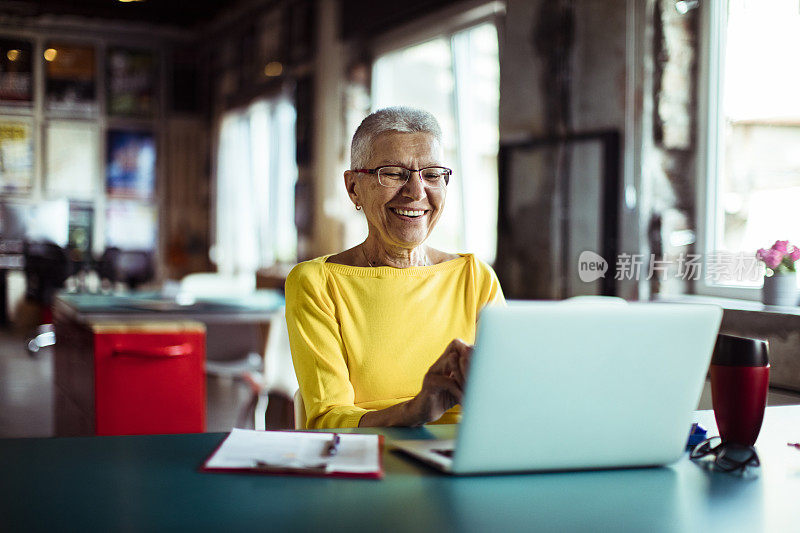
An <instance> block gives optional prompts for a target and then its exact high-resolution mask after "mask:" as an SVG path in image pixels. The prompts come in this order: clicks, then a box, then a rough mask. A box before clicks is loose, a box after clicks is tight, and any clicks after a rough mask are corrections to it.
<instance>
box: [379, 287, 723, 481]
mask: <svg viewBox="0 0 800 533" xmlns="http://www.w3.org/2000/svg"><path fill="white" fill-rule="evenodd" d="M721 318H722V310H721V309H720V308H719V307H716V306H711V305H695V304H686V305H681V304H661V303H632V304H626V303H621V304H617V303H611V304H609V303H598V302H591V301H590V302H584V301H580V300H578V301H575V302H571V301H569V300H567V301H565V302H510V303H509V305H508V307H491V308H486V309H485V310H484V311H483V312H482V313H481V315H480V319H479V321H478V333H477V341H476V344H475V351H474V352H473V355H472V361H471V368H470V375H469V380H468V383H467V386H466V389H465V391H464V398H463V401H462V405H463V416H462V420H461V424H460V425H459V428H458V435H457V437H456V439H455V441H453V440H450V441H439V440H419V441H397V442H395V443H394V444H395V445H396V446H397V447H398V448H399V449H401V450H402V451H404V452H406V453H408V454H410V455H412V456H414V457H415V458H417V459H420V460H422V461H424V462H426V463H428V464H430V465H432V466H434V467H436V468H439V469H441V470H443V471H445V472H448V473H451V474H483V473H500V472H526V471H549V470H580V469H600V468H624V467H640V466H657V465H664V464H668V463H671V462H674V461H676V460H677V459H679V458H680V457H681V455H682V454H683V452H684V450H685V448H686V442H687V438H688V435H689V432H690V429H691V423H692V413H693V411H694V409H695V408H696V406H697V402H698V400H699V398H700V393H701V392H702V388H703V383H704V381H705V376H706V372H707V370H708V366H709V362H710V359H711V353H712V351H713V349H714V342H715V340H716V337H717V332H718V329H719V325H720V320H721Z"/></svg>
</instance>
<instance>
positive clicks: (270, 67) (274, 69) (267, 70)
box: [264, 61, 283, 78]
mask: <svg viewBox="0 0 800 533" xmlns="http://www.w3.org/2000/svg"><path fill="white" fill-rule="evenodd" d="M282 72H283V65H281V64H280V63H279V62H278V61H270V62H269V63H267V66H266V67H264V75H265V76H269V77H271V78H272V77H275V76H280V75H281V73H282Z"/></svg>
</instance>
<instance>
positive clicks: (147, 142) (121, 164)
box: [106, 130, 156, 200]
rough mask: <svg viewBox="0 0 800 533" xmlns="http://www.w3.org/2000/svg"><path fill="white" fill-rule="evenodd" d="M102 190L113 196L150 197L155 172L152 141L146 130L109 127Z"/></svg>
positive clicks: (151, 135) (154, 148)
mask: <svg viewBox="0 0 800 533" xmlns="http://www.w3.org/2000/svg"><path fill="white" fill-rule="evenodd" d="M106 144H107V148H108V151H107V158H106V192H107V193H108V195H109V196H113V197H117V198H138V199H145V200H146V199H150V198H152V197H153V192H154V188H155V176H156V143H155V139H154V137H153V134H152V133H150V132H135V131H122V130H110V131H109V132H108V139H107V143H106Z"/></svg>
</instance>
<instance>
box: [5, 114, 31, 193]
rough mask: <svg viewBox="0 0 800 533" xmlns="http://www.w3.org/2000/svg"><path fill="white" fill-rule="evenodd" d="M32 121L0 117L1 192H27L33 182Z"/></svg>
mask: <svg viewBox="0 0 800 533" xmlns="http://www.w3.org/2000/svg"><path fill="white" fill-rule="evenodd" d="M32 133H33V131H32V127H31V124H30V122H28V121H25V120H20V119H11V118H0V193H3V194H27V193H28V192H30V190H31V184H32V182H33V137H32Z"/></svg>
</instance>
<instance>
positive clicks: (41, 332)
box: [23, 241, 70, 355]
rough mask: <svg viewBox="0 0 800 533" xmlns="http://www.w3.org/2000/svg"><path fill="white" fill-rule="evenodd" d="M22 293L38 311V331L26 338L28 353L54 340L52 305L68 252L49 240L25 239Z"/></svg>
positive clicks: (65, 270) (67, 270)
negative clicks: (37, 307)
mask: <svg viewBox="0 0 800 533" xmlns="http://www.w3.org/2000/svg"><path fill="white" fill-rule="evenodd" d="M23 254H24V258H25V284H26V289H25V297H26V298H27V299H28V300H30V301H32V302H35V303H36V304H37V305H38V306H39V308H40V312H41V318H40V321H39V324H40V325H39V326H38V330H37V334H36V335H35V336H34V337H33V338H32V339H30V340H29V341H28V353H29V354H30V355H34V354H36V353H37V352H38V351H39V350H40V349H42V348H44V347H46V346H52V345H53V344H55V342H56V337H55V332H54V330H53V325H52V321H53V313H52V305H53V299H54V298H55V294H56V292H58V290H59V289H61V288H62V287H63V286H64V282H65V281H66V279H67V278H68V277H69V275H70V265H69V261H68V258H67V252H66V251H65V250H64V249H63V248H61V247H60V246H58V245H57V244H53V243H51V242H27V241H26V242H25V243H24V246H23Z"/></svg>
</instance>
